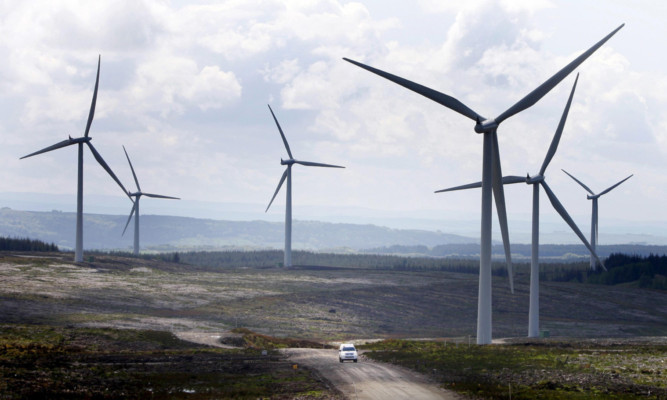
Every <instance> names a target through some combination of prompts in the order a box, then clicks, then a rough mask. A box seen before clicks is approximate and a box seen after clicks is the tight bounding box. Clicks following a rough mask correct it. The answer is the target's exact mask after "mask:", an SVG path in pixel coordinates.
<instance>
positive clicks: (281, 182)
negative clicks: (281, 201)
mask: <svg viewBox="0 0 667 400" xmlns="http://www.w3.org/2000/svg"><path fill="white" fill-rule="evenodd" d="M285 178H287V168H285V172H283V176H282V177H281V178H280V182H278V187H277V188H276V192H275V193H274V194H273V197H271V201H270V202H269V205H268V206H267V207H266V210H265V211H264V212H267V211H269V208H270V207H271V204H273V200H274V199H275V198H276V196H277V195H278V192H279V191H280V187H281V186H282V185H283V182H285Z"/></svg>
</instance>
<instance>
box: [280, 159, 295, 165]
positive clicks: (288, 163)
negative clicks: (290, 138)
mask: <svg viewBox="0 0 667 400" xmlns="http://www.w3.org/2000/svg"><path fill="white" fill-rule="evenodd" d="M295 162H296V160H295V159H293V158H290V159H287V160H283V159H282V158H281V159H280V165H292V164H294V163H295Z"/></svg>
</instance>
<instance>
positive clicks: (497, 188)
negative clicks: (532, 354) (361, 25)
mask: <svg viewBox="0 0 667 400" xmlns="http://www.w3.org/2000/svg"><path fill="white" fill-rule="evenodd" d="M624 25H625V24H622V25H621V26H619V27H618V28H616V29H615V30H613V31H612V32H611V33H610V34H608V35H607V36H605V37H604V38H603V39H602V40H600V41H599V42H597V43H596V44H595V45H593V46H592V47H591V48H589V49H588V50H586V51H585V52H584V53H583V54H581V55H580V56H579V57H577V58H576V59H574V61H572V62H570V63H569V64H568V65H566V66H565V67H563V68H562V69H561V70H560V71H558V72H557V73H556V74H555V75H553V76H552V77H551V78H549V79H547V80H546V81H545V82H544V83H542V84H541V85H540V86H538V87H537V88H536V89H535V90H533V91H532V92H530V93H529V94H528V95H526V96H525V97H524V98H523V99H521V100H519V102H517V103H516V104H514V105H513V106H512V107H510V108H509V109H507V110H506V111H505V112H503V113H502V114H500V115H499V116H498V117H496V118H495V119H486V118H484V117H483V116H481V115H480V114H478V113H477V112H475V111H473V110H472V109H471V108H469V107H468V106H466V105H465V104H463V103H462V102H460V101H459V100H457V99H455V98H453V97H451V96H448V95H446V94H444V93H441V92H438V91H436V90H433V89H431V88H428V87H426V86H422V85H420V84H418V83H415V82H412V81H409V80H407V79H404V78H401V77H398V76H396V75H392V74H390V73H387V72H384V71H381V70H379V69H376V68H373V67H370V66H368V65H364V64H362V63H359V62H357V61H353V60H350V59H348V58H343V59H344V60H345V61H348V62H350V63H352V64H355V65H357V66H358V67H361V68H364V69H366V70H368V71H370V72H372V73H374V74H376V75H379V76H381V77H383V78H386V79H388V80H390V81H392V82H394V83H397V84H399V85H401V86H403V87H405V88H407V89H409V90H412V91H414V92H416V93H418V94H421V95H422V96H424V97H427V98H429V99H431V100H433V101H435V102H436V103H439V104H441V105H443V106H445V107H447V108H449V109H451V110H453V111H456V112H458V113H459V114H462V115H464V116H466V117H468V118H470V119H472V120H473V121H475V132H477V133H483V134H484V144H483V156H482V218H481V239H480V271H479V295H478V304H477V343H478V344H490V343H491V331H492V329H491V192H492V191H493V195H494V196H495V201H496V209H497V211H498V218H499V220H500V229H501V233H502V236H503V244H504V247H505V254H506V257H507V258H508V259H510V256H509V255H508V253H509V252H510V251H509V250H510V249H509V234H508V229H507V213H506V211H505V194H504V192H503V184H502V171H501V168H500V154H499V150H498V136H497V129H498V126H499V125H500V124H501V123H502V122H503V121H504V120H506V119H507V118H509V117H511V116H513V115H515V114H517V113H519V112H521V111H523V110H525V109H527V108H529V107H531V106H532V105H534V104H535V103H537V102H538V101H539V100H540V99H541V98H542V97H544V96H545V95H546V94H547V93H548V92H549V91H551V89H553V88H554V87H555V86H556V85H557V84H558V83H559V82H560V81H562V80H563V79H564V78H565V77H566V76H567V75H569V74H570V72H572V71H574V70H575V69H576V68H577V67H578V66H579V65H580V64H581V63H583V62H584V61H585V60H586V59H587V58H588V57H589V56H590V55H591V54H593V53H594V52H595V51H596V50H597V49H598V48H600V47H601V46H602V45H603V44H604V43H605V42H606V41H607V40H609V39H610V38H611V37H612V36H613V35H614V34H615V33H616V32H618V31H619V30H620V29H621V28H622V27H623V26H624Z"/></svg>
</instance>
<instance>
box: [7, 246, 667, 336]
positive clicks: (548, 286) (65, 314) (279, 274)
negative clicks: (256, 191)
mask: <svg viewBox="0 0 667 400" xmlns="http://www.w3.org/2000/svg"><path fill="white" fill-rule="evenodd" d="M70 260H71V258H70V257H69V255H63V254H58V253H52V254H46V255H45V254H44V253H39V254H36V255H34V257H33V256H31V255H30V254H24V255H21V256H16V255H14V254H10V253H7V252H2V253H0V280H2V282H4V285H3V287H2V288H0V305H1V306H2V309H3V313H2V315H0V323H3V324H7V323H30V324H43V323H48V324H63V325H64V324H74V325H78V326H82V325H83V326H106V327H116V328H120V327H126V328H140V329H159V330H162V329H166V330H192V329H206V328H210V329H217V330H221V329H229V328H230V327H234V326H242V327H247V328H250V329H251V330H253V331H256V332H261V333H267V334H272V335H274V336H289V337H296V338H309V339H316V338H327V339H338V340H342V339H346V338H348V339H351V338H370V337H443V336H446V337H454V336H456V337H465V336H468V335H472V336H474V335H475V326H476V312H477V311H476V310H477V287H478V277H477V274H470V273H457V272H451V271H447V270H419V269H417V268H411V269H409V270H378V269H375V268H370V269H369V268H344V267H338V268H323V267H301V268H290V269H285V268H266V267H259V268H252V267H247V266H246V265H247V264H237V267H236V268H232V267H228V268H216V267H205V266H193V265H188V264H183V263H171V262H163V261H159V260H145V259H138V258H123V257H116V256H109V255H95V256H94V257H93V258H92V259H91V262H85V263H79V264H72V263H71V262H70ZM583 268H584V269H585V268H586V266H585V265H584V266H583ZM518 270H519V271H518V272H520V273H518V274H517V276H516V280H515V293H514V294H511V293H510V291H509V289H508V287H507V278H506V277H503V276H494V278H493V286H494V288H493V331H494V336H495V337H508V336H511V337H522V336H525V335H526V331H527V313H528V281H529V276H528V274H527V271H526V269H525V268H519V269H518ZM665 304H667V292H665V291H660V290H651V289H641V288H637V287H631V286H627V285H616V286H606V285H588V284H581V283H572V282H543V283H542V284H541V288H540V309H541V310H540V311H541V327H542V329H544V330H549V331H550V333H551V336H568V337H599V336H604V337H631V336H636V335H642V336H651V335H657V336H664V335H666V334H667V331H666V329H667V327H666V326H665V324H664V321H665V318H667V309H666V308H665Z"/></svg>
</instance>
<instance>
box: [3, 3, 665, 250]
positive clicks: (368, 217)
mask: <svg viewBox="0 0 667 400" xmlns="http://www.w3.org/2000/svg"><path fill="white" fill-rule="evenodd" d="M665 17H667V4H666V3H664V2H661V1H647V0H640V1H634V2H627V1H616V0H606V1H591V0H583V1H577V2H572V1H559V0H554V1H549V0H537V1H533V0H530V1H529V0H518V1H507V0H503V1H486V0H474V1H473V0H467V1H447V2H443V1H441V0H439V1H437V0H419V1H415V2H403V1H380V0H371V1H343V0H294V1H273V0H256V1H252V0H231V1H157V0H132V1H129V0H120V1H95V2H88V1H67V0H65V1H58V2H52V1H41V0H28V1H12V0H9V1H3V2H1V3H0V56H1V58H2V60H3V63H0V141H1V142H0V158H1V159H2V166H3V168H0V193H2V194H1V195H0V206H3V205H11V206H12V208H19V209H20V208H21V206H23V208H24V209H35V208H39V207H41V208H45V209H60V210H63V211H73V210H75V193H76V150H75V146H72V147H68V148H65V149H60V150H57V151H53V152H50V153H47V154H42V155H39V156H35V157H32V158H28V159H24V160H19V158H20V157H21V156H23V155H26V154H29V153H32V152H34V151H36V150H39V149H41V148H44V147H46V146H49V145H51V144H54V143H56V142H59V141H61V140H64V139H66V138H67V136H68V135H71V136H72V137H78V136H82V135H83V132H84V130H85V125H86V119H87V116H88V112H89V107H90V102H91V98H92V93H93V86H94V82H95V72H96V67H97V58H98V55H101V72H100V84H99V93H98V98H97V108H96V113H95V119H94V122H93V124H92V128H91V133H90V136H91V137H93V144H94V145H95V147H96V148H97V150H98V151H99V152H100V153H101V154H102V156H103V157H104V159H105V160H106V161H107V163H108V164H109V165H110V166H111V168H112V169H113V170H114V171H115V173H116V175H118V177H119V178H120V179H121V181H123V183H124V185H125V186H126V187H127V188H128V189H131V190H134V189H135V187H134V186H135V185H134V182H133V178H132V174H131V171H130V168H129V166H128V164H127V160H126V159H125V155H124V153H123V148H122V146H123V145H124V146H125V147H126V149H127V151H128V153H129V155H130V157H131V159H132V163H133V165H134V168H135V171H136V173H137V176H138V178H139V182H140V184H141V188H142V189H143V190H144V191H146V192H151V193H158V194H163V195H169V196H176V197H180V198H182V200H181V201H180V202H176V201H167V200H153V199H150V200H148V201H146V200H144V201H142V213H149V214H172V215H184V216H196V217H203V216H210V217H212V218H227V219H247V220H255V219H268V220H276V221H279V220H281V219H282V218H283V215H284V205H285V198H284V188H283V192H281V194H280V195H279V196H278V197H277V198H276V200H275V202H274V204H273V205H272V207H271V209H270V210H269V212H268V213H265V212H264V211H265V208H266V205H267V204H268V202H269V200H270V199H271V196H272V195H273V192H274V190H275V188H276V185H277V184H278V181H279V179H280V177H281V174H282V173H283V167H282V166H281V165H280V159H281V158H288V156H287V153H286V151H285V148H284V146H283V144H282V141H281V138H280V135H279V133H278V130H277V128H276V126H275V123H274V121H273V119H272V117H271V114H270V112H269V109H268V107H267V105H268V104H270V105H271V107H272V108H273V110H274V112H275V114H276V117H277V118H278V121H279V122H280V124H281V126H282V128H283V131H284V132H285V135H286V137H287V140H288V141H289V144H290V147H291V150H292V153H293V155H294V157H295V158H296V159H299V160H305V161H315V162H322V163H329V164H339V165H344V166H345V167H346V169H343V170H341V169H326V168H311V167H303V166H300V165H296V166H295V167H294V169H293V199H294V211H293V213H294V214H293V215H294V218H295V219H320V220H328V221H347V222H359V223H375V224H378V225H386V226H393V227H399V226H400V227H403V228H427V229H434V230H435V229H440V230H443V231H453V232H454V231H455V233H465V234H470V235H472V236H474V235H478V234H479V214H480V207H481V206H480V193H479V191H476V190H470V191H467V192H457V193H448V194H434V193H433V192H434V191H435V190H437V189H442V188H445V187H450V186H456V185H460V184H464V183H469V182H474V181H478V180H480V178H481V153H482V136H480V135H478V134H476V133H474V131H473V126H474V123H473V122H472V121H470V120H468V119H467V118H464V117H463V116H461V115H459V114H457V113H455V112H453V111H451V110H449V109H447V108H444V107H442V106H440V105H438V104H436V103H433V102H432V101H430V100H428V99H426V98H424V97H422V96H420V95H417V94H415V93H412V92H410V91H408V90H406V89H404V88H402V87H400V86H398V85H396V84H394V83H391V82H389V81H387V80H385V79H382V78H380V77H378V76H376V75H373V74H371V73H369V72H367V71H365V70H362V69H360V68H358V67H356V66H354V65H352V64H349V63H347V62H345V61H343V60H342V57H348V58H351V59H354V60H358V61H360V62H363V63H366V64H369V65H372V66H374V67H376V68H380V69H382V70H385V71H388V72H391V73H393V74H396V75H399V76H402V77H404V78H406V79H410V80H413V81H415V82H418V83H420V84H423V85H426V86H429V87H431V88H433V89H435V90H438V91H441V92H443V93H446V94H448V95H451V96H454V97H456V98H457V99H459V100H460V101H462V102H463V103H465V104H466V105H468V106H469V107H470V108H472V109H473V110H475V111H477V112H478V113H480V114H482V115H484V116H486V117H489V118H493V117H495V116H497V115H499V114H500V113H502V112H503V111H504V110H506V109H507V108H509V107H510V106H511V105H513V104H514V103H515V102H516V101H518V100H519V99H521V98H522V97H523V96H525V95H526V94H527V93H529V92H530V91H532V90H533V89H534V88H535V87H537V86H538V85H539V84H541V83H542V82H543V81H545V80H546V79H548V78H549V77H550V76H551V75H552V74H553V73H555V72H556V71H558V70H559V69H560V68H562V67H563V66H564V65H566V64H567V63H569V62H570V61H571V60H573V59H574V58H575V57H576V56H577V55H579V54H580V53H581V52H582V51H584V50H585V49H587V48H588V47H590V46H591V45H593V44H594V43H596V42H597V41H598V40H600V39H601V38H602V37H604V36H605V35H607V34H608V33H609V32H611V31H612V30H613V29H615V28H616V27H618V26H619V25H621V24H622V23H625V27H624V28H623V29H621V30H620V31H619V32H618V33H617V34H616V35H615V36H614V37H613V38H612V39H611V40H609V42H607V44H605V45H604V46H603V47H602V48H601V49H600V50H598V51H597V52H596V53H595V54H594V55H593V56H591V57H590V58H589V59H588V60H587V61H585V62H584V63H583V64H582V65H581V66H580V67H579V68H578V69H577V72H579V73H580V78H579V83H578V85H577V90H576V93H575V95H574V99H573V103H572V107H571V110H570V113H569V117H568V120H567V124H566V126H565V130H564V133H563V136H562V139H561V142H560V146H559V148H558V152H557V153H556V156H555V157H554V159H553V161H552V162H551V164H550V166H549V169H548V170H547V172H546V174H545V175H546V177H547V182H548V183H549V185H550V187H551V188H552V189H553V191H554V192H555V193H556V195H557V196H558V197H559V199H560V201H561V202H562V203H563V204H564V206H565V207H566V208H567V209H568V211H569V212H570V213H571V214H572V215H573V217H574V219H575V221H576V222H577V224H578V225H579V226H580V228H581V229H582V231H583V232H585V233H586V234H587V236H588V232H590V208H591V204H590V201H588V200H586V194H587V193H586V192H585V191H584V189H583V188H581V187H580V186H579V185H578V184H576V183H575V182H574V181H572V180H571V179H570V178H569V177H567V176H566V175H565V174H564V173H563V172H562V171H561V169H565V170H567V171H568V172H570V173H572V174H573V175H574V176H576V177H577V178H579V179H580V180H581V181H583V182H584V183H586V184H587V185H588V186H589V187H590V188H591V189H592V190H593V191H595V192H599V191H602V190H604V189H605V188H607V187H609V186H611V185H613V184H614V183H616V182H618V181H620V180H621V179H623V178H625V177H627V176H628V175H630V174H634V176H633V178H631V179H630V180H628V181H627V182H625V183H624V184H622V185H621V186H619V187H618V188H617V189H615V190H614V191H613V192H610V193H609V194H607V195H605V196H604V197H602V198H601V199H600V242H601V243H603V244H604V242H605V236H604V235H605V229H608V231H611V232H612V233H613V232H616V233H631V234H638V235H639V234H644V233H646V234H653V235H659V234H660V232H661V231H664V229H665V228H666V227H667V207H664V206H663V205H664V199H665V198H666V197H667V175H665V174H664V172H663V171H664V170H665V167H667V158H666V157H665V156H666V154H667V69H666V68H665V65H666V58H667V55H665V52H664V47H665V46H664V44H665V39H664V38H666V37H667V27H666V26H665V24H664V20H665ZM574 79H575V74H574V73H573V74H571V75H570V76H568V77H567V78H566V79H565V80H564V81H563V82H561V84H560V85H558V86H557V87H556V88H555V89H554V90H552V91H551V92H550V93H549V94H548V95H546V96H545V97H544V98H543V99H542V100H540V101H539V102H538V103H537V104H536V105H534V106H533V107H531V108H529V109H527V110H525V111H524V112H522V113H520V114H517V115H515V116H513V117H511V118H510V119H508V120H507V121H505V122H504V123H503V125H502V126H501V127H500V129H499V130H498V140H499V147H500V156H501V162H502V168H503V173H504V174H506V175H525V174H526V173H529V174H531V175H532V174H535V173H537V171H538V170H539V168H540V165H541V164H542V160H543V158H544V156H545V154H546V151H547V149H548V147H549V144H550V142H551V138H552V136H553V133H554V132H555V130H556V127H557V125H558V121H559V119H560V117H561V114H562V112H563V108H564V106H565V103H566V101H567V97H568V95H569V92H570V90H571V87H572V85H573V83H574ZM84 167H85V174H84V176H85V177H84V212H103V211H109V210H111V212H113V213H118V214H124V213H129V211H130V208H131V203H130V202H129V200H127V198H126V197H124V195H123V193H122V191H121V190H120V188H119V187H118V186H117V185H116V184H115V183H114V182H113V181H112V180H111V178H109V176H108V175H107V174H106V172H105V171H104V170H103V169H102V168H101V167H99V165H97V164H96V162H95V160H94V158H93V157H92V156H91V154H90V153H89V152H86V155H85V166H84ZM531 192H532V191H531V189H530V187H528V186H527V185H523V184H520V185H513V186H511V187H507V188H506V198H507V209H508V213H509V216H510V231H511V232H512V231H514V232H524V233H525V232H528V231H529V230H530V225H529V224H530V222H529V220H530V208H531ZM87 199H90V200H88V201H86V200H87ZM2 202H4V203H5V204H2ZM17 204H18V205H17ZM541 214H542V219H543V221H545V223H546V224H551V225H549V226H550V228H549V229H551V230H552V231H554V232H556V231H562V232H566V231H567V230H568V228H567V226H566V225H565V224H564V223H562V222H559V217H558V216H557V215H556V213H555V212H554V211H553V210H552V209H551V207H550V205H549V202H548V200H547V198H546V196H545V195H544V194H542V197H541ZM494 219H495V217H494ZM517 234H518V233H517ZM664 236H667V233H665V235H664ZM568 237H569V239H564V240H565V241H568V240H570V239H571V240H572V241H573V242H574V241H576V240H577V239H576V237H574V236H573V234H572V236H568ZM496 238H498V236H496Z"/></svg>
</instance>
